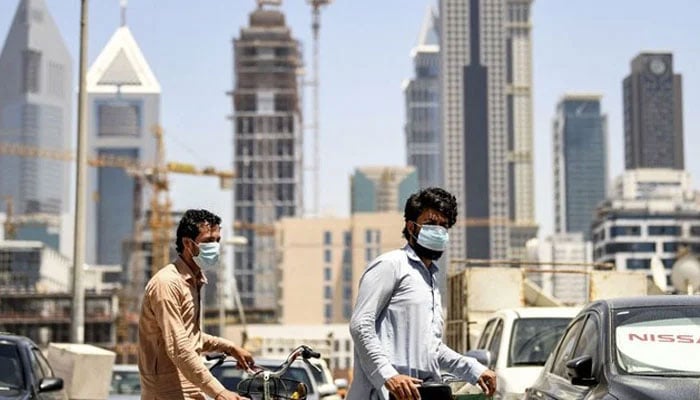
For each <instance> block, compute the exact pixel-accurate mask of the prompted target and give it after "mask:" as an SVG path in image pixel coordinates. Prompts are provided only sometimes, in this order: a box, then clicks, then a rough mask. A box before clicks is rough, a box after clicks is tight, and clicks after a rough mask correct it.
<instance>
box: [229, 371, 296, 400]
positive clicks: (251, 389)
mask: <svg viewBox="0 0 700 400" xmlns="http://www.w3.org/2000/svg"><path fill="white" fill-rule="evenodd" d="M267 385H268V390H269V393H270V398H271V399H275V400H277V399H279V400H305V399H306V394H307V387H306V385H305V384H304V383H303V382H299V381H295V380H292V379H285V378H270V380H268V381H267ZM237 392H238V393H239V394H241V395H243V396H246V397H248V398H250V399H252V400H257V399H263V395H264V393H265V381H264V379H263V377H262V376H254V377H252V378H247V379H244V380H242V381H241V382H240V383H239V384H238V388H237Z"/></svg>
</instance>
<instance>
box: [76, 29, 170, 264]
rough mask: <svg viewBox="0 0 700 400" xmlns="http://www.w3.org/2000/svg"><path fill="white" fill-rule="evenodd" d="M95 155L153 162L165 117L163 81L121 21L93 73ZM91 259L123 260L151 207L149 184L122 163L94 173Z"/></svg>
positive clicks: (90, 210) (89, 86)
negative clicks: (137, 224)
mask: <svg viewBox="0 0 700 400" xmlns="http://www.w3.org/2000/svg"><path fill="white" fill-rule="evenodd" d="M87 92H88V99H87V102H88V108H87V111H86V112H87V113H88V135H89V142H88V143H89V155H90V157H98V156H120V157H131V158H134V159H137V160H139V161H140V162H143V163H153V162H154V161H155V156H156V140H155V136H154V134H153V128H154V127H155V126H157V125H158V124H159V121H160V84H159V83H158V80H157V79H156V77H155V75H154V74H153V72H152V71H151V68H150V66H149V65H148V62H147V61H146V58H145V57H144V56H143V53H142V52H141V49H140V48H139V45H138V44H137V43H136V40H135V39H134V36H133V35H132V34H131V31H130V30H129V28H128V26H126V24H124V21H123V25H122V26H120V27H119V28H118V29H117V30H116V32H114V34H113V35H112V37H111V38H110V39H109V42H107V45H106V46H105V47H104V49H102V52H100V54H99V55H98V56H97V59H96V60H95V62H94V63H93V64H92V66H90V69H89V70H88V73H87ZM88 182H89V186H88V193H89V196H90V197H89V199H88V203H87V204H88V206H87V212H88V214H87V215H88V218H87V220H88V225H87V238H88V239H87V240H88V245H87V262H89V263H99V264H121V263H122V247H123V246H124V244H125V241H129V240H131V239H132V236H133V234H134V228H135V225H134V223H135V218H136V217H137V216H141V215H143V213H144V212H145V210H146V208H147V201H146V200H147V199H148V197H147V191H146V190H147V188H145V187H144V188H141V187H139V185H138V182H137V181H136V180H135V179H134V177H132V176H130V175H129V174H128V172H127V171H126V170H124V169H122V168H111V167H110V168H94V169H91V170H90V171H89V175H88Z"/></svg>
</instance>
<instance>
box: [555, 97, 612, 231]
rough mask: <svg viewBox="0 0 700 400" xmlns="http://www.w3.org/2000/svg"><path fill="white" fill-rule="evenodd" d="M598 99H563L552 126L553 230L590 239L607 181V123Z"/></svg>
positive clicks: (603, 197) (603, 198)
mask: <svg viewBox="0 0 700 400" xmlns="http://www.w3.org/2000/svg"><path fill="white" fill-rule="evenodd" d="M600 99H601V97H600V96H598V95H565V96H564V97H563V98H562V99H561V100H560V102H559V104H558V105H557V114H556V117H555V119H554V126H553V133H554V138H553V145H554V148H553V150H554V157H553V160H554V218H555V224H554V229H555V232H556V233H574V232H582V233H583V234H584V237H585V238H586V239H587V240H589V239H590V231H591V223H592V222H593V220H594V212H595V209H596V207H597V206H598V203H600V202H601V201H603V200H605V194H606V185H607V181H608V161H607V123H606V116H605V115H603V114H602V113H601V109H600Z"/></svg>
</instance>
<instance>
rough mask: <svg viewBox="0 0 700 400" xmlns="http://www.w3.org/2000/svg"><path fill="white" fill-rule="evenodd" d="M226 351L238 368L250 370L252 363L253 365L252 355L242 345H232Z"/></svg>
mask: <svg viewBox="0 0 700 400" xmlns="http://www.w3.org/2000/svg"><path fill="white" fill-rule="evenodd" d="M228 353H229V354H230V355H231V356H232V357H233V358H235V359H236V361H237V363H236V364H237V365H238V368H240V369H242V370H244V371H248V370H251V369H252V368H253V365H255V361H254V360H253V355H252V354H250V352H249V351H248V350H246V349H244V348H242V347H238V346H233V347H232V348H231V349H229V351H228Z"/></svg>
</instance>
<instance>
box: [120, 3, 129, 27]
mask: <svg viewBox="0 0 700 400" xmlns="http://www.w3.org/2000/svg"><path fill="white" fill-rule="evenodd" d="M126 5H127V0H119V7H120V8H121V25H120V26H126Z"/></svg>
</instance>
